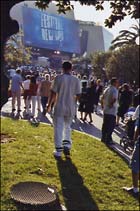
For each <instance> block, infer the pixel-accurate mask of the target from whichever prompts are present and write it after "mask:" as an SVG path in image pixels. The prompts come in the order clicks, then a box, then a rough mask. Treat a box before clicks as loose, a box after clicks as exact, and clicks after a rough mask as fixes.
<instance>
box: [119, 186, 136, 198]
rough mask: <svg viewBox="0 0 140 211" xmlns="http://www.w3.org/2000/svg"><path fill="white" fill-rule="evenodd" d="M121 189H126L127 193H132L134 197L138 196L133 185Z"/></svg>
mask: <svg viewBox="0 0 140 211" xmlns="http://www.w3.org/2000/svg"><path fill="white" fill-rule="evenodd" d="M122 189H123V190H125V191H127V193H129V194H131V195H133V196H134V197H136V198H138V197H139V192H134V190H133V187H131V188H128V187H123V188H122Z"/></svg>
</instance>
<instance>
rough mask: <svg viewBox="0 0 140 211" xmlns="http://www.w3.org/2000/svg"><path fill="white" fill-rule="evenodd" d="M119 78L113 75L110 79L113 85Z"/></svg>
mask: <svg viewBox="0 0 140 211" xmlns="http://www.w3.org/2000/svg"><path fill="white" fill-rule="evenodd" d="M117 80H118V79H117V78H116V77H113V78H112V79H111V81H110V83H111V85H113V84H114V83H116V81H117Z"/></svg>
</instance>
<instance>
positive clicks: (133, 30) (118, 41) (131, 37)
mask: <svg viewBox="0 0 140 211" xmlns="http://www.w3.org/2000/svg"><path fill="white" fill-rule="evenodd" d="M139 34H140V28H139V26H138V25H133V26H132V27H130V30H121V31H120V32H119V35H118V36H117V37H116V38H115V39H114V40H113V41H112V43H111V47H110V49H111V50H114V49H116V48H118V47H122V46H123V45H128V44H131V45H132V44H133V45H135V43H136V38H137V37H139Z"/></svg>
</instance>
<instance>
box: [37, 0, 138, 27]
mask: <svg viewBox="0 0 140 211" xmlns="http://www.w3.org/2000/svg"><path fill="white" fill-rule="evenodd" d="M51 2H52V0H36V6H38V7H39V8H41V9H46V8H47V7H48V6H49V3H51ZM55 2H56V6H57V7H58V12H59V13H64V14H65V13H66V12H67V11H69V10H72V9H74V6H73V4H72V2H73V1H70V0H61V1H60V0H56V1H55ZM76 2H80V4H81V5H88V6H90V5H92V6H94V7H95V8H96V10H104V2H105V0H86V1H85V0H76ZM108 2H109V4H110V8H111V15H110V16H109V17H108V18H107V19H105V26H108V27H109V28H112V26H113V25H114V24H115V23H116V22H117V21H118V20H119V21H121V20H123V19H124V17H125V16H127V15H130V16H131V18H135V19H138V18H140V12H139V8H140V1H138V0H131V1H128V0H123V1H122V0H111V1H108Z"/></svg>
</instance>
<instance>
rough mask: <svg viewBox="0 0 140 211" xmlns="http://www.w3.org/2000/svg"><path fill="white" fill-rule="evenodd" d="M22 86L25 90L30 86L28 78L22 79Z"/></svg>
mask: <svg viewBox="0 0 140 211" xmlns="http://www.w3.org/2000/svg"><path fill="white" fill-rule="evenodd" d="M23 87H24V89H25V90H29V87H30V79H27V80H25V81H23Z"/></svg>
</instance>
